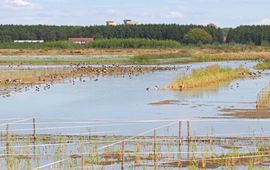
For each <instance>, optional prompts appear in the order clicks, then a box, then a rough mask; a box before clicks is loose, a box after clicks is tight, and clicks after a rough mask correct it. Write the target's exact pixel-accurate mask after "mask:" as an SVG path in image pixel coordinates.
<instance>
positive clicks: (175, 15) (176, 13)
mask: <svg viewBox="0 0 270 170" xmlns="http://www.w3.org/2000/svg"><path fill="white" fill-rule="evenodd" d="M184 17H185V15H184V14H183V13H182V12H179V11H170V12H169V13H168V14H167V15H165V18H168V19H180V18H184Z"/></svg>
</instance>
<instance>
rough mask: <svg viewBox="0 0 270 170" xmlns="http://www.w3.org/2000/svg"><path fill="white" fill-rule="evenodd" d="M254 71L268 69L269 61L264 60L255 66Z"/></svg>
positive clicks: (269, 66)
mask: <svg viewBox="0 0 270 170" xmlns="http://www.w3.org/2000/svg"><path fill="white" fill-rule="evenodd" d="M256 69H260V70H264V69H270V60H266V61H264V62H262V63H259V64H257V65H256Z"/></svg>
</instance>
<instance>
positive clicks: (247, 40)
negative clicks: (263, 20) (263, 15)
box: [226, 25, 270, 45]
mask: <svg viewBox="0 0 270 170" xmlns="http://www.w3.org/2000/svg"><path fill="white" fill-rule="evenodd" d="M226 41H227V43H239V44H254V45H269V43H270V26H269V25H251V26H239V27H237V28H234V29H230V30H229V32H228V35H227V40H226Z"/></svg>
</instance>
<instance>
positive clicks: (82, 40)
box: [68, 38, 95, 44]
mask: <svg viewBox="0 0 270 170" xmlns="http://www.w3.org/2000/svg"><path fill="white" fill-rule="evenodd" d="M94 40H95V38H68V41H71V42H73V43H75V44H87V43H90V42H92V41H94Z"/></svg>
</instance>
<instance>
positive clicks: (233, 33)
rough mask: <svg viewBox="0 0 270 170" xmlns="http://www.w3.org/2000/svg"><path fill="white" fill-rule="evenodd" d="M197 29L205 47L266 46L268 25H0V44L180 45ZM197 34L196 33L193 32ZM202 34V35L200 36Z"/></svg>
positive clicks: (268, 31) (269, 36) (269, 27)
mask: <svg viewBox="0 0 270 170" xmlns="http://www.w3.org/2000/svg"><path fill="white" fill-rule="evenodd" d="M194 29H201V30H203V31H205V32H207V33H208V34H209V35H210V36H211V37H209V38H208V39H210V40H211V41H201V43H203V44H204V43H205V44H209V43H210V44H213V43H214V44H221V43H223V41H224V37H226V36H227V39H226V42H227V43H239V44H254V45H269V44H270V26H264V25H261V26H255V25H254V26H239V27H237V28H224V29H221V28H218V27H216V26H215V25H213V24H209V25H207V26H202V25H177V24H169V25H165V24H149V25H119V26H48V25H0V42H12V41H13V40H28V39H30V40H36V39H38V40H45V41H61V40H66V39H67V38H69V37H95V38H97V39H115V38H121V39H125V38H144V39H156V40H175V41H178V42H180V43H183V44H188V43H194V41H193V42H192V41H189V40H187V37H192V38H194V37H195V41H196V37H198V35H194V34H193V35H189V34H190V33H192V30H193V32H196V31H194ZM197 32H198V31H197ZM202 35H206V34H205V33H201V36H202Z"/></svg>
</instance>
